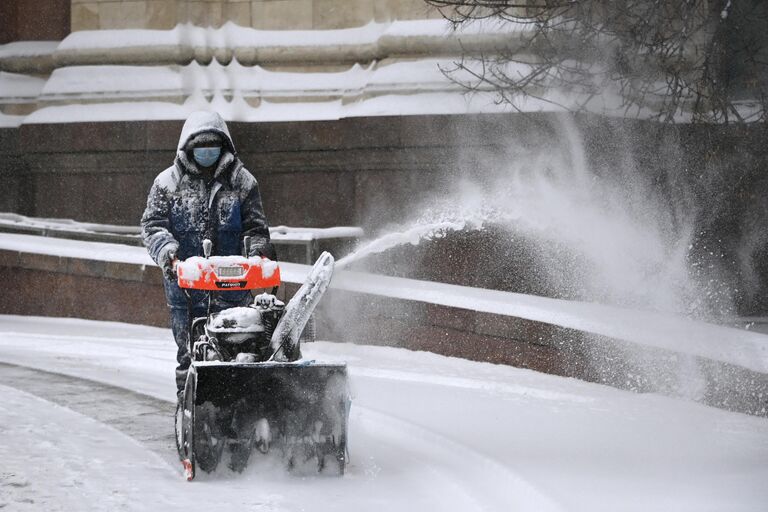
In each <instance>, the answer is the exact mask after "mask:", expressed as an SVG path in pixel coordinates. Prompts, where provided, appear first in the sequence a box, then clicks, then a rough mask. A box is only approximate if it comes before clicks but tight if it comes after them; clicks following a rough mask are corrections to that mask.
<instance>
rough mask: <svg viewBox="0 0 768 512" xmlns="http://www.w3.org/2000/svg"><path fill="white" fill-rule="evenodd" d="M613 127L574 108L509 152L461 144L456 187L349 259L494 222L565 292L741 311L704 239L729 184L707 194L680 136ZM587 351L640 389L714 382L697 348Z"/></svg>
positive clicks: (692, 387) (600, 343)
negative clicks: (576, 115) (681, 352)
mask: <svg viewBox="0 0 768 512" xmlns="http://www.w3.org/2000/svg"><path fill="white" fill-rule="evenodd" d="M612 123H613V124H612V125H611V127H612V128H613V127H617V128H616V129H615V130H613V129H606V127H605V126H603V127H601V129H600V131H599V133H602V134H603V137H604V136H605V134H606V133H607V132H609V131H610V132H611V133H610V137H605V138H601V136H599V135H595V134H596V133H598V132H597V131H596V132H594V133H591V132H589V131H587V130H584V131H582V130H580V129H579V128H578V127H577V126H576V124H575V123H574V121H573V118H572V117H570V116H562V117H558V118H557V120H556V121H554V122H552V123H549V124H548V125H547V126H545V127H543V128H542V127H541V126H539V127H537V129H536V130H530V133H529V134H524V135H521V136H520V137H519V139H520V142H511V143H510V144H509V147H506V148H498V147H496V148H493V149H492V150H485V149H477V145H474V146H473V145H472V144H469V143H467V144H462V143H461V141H458V143H459V145H460V146H462V147H464V148H465V149H464V152H465V153H466V154H465V155H463V157H462V159H463V160H464V161H465V162H466V164H465V165H463V167H464V168H462V169H460V175H461V178H460V179H457V180H455V185H454V186H453V188H452V190H450V191H448V192H447V193H445V192H444V193H441V194H438V195H436V196H435V197H432V198H431V199H429V200H428V201H425V202H424V203H423V204H422V205H421V206H420V207H419V208H418V209H417V210H416V211H415V212H414V213H413V214H412V215H411V221H410V222H407V223H405V224H404V225H403V226H401V227H398V228H396V229H392V230H390V232H388V233H386V234H384V235H383V236H382V237H380V238H378V239H377V240H374V241H372V242H369V243H368V244H365V245H363V246H362V247H361V248H360V249H359V250H358V251H357V252H356V253H354V254H353V255H351V256H350V257H348V258H346V259H345V260H342V262H341V264H342V265H343V266H346V265H348V264H350V263H351V262H355V267H356V268H360V267H361V266H362V264H363V261H364V259H365V258H366V257H368V256H370V255H372V254H375V253H377V252H380V251H384V250H387V249H391V248H393V247H395V246H396V245H398V244H412V245H416V244H418V243H419V242H420V241H423V240H425V239H435V238H439V237H441V236H443V235H445V234H446V233H450V232H451V231H453V230H464V231H470V230H477V229H486V230H487V232H488V233H492V234H493V236H496V235H497V234H498V235H499V236H508V237H509V238H510V239H511V240H514V243H522V244H527V245H528V246H530V252H531V253H533V254H535V259H534V260H533V264H532V265H531V264H530V262H525V263H522V264H521V272H523V273H529V274H530V275H537V276H544V278H545V279H546V281H547V282H548V288H549V290H550V294H551V295H552V296H554V297H560V298H573V299H579V300H585V301H593V302H600V303H606V304H612V305H619V306H622V307H629V308H633V309H638V310H655V311H660V312H664V313H671V314H676V315H682V316H686V317H692V318H696V319H704V320H710V321H712V320H718V319H722V318H724V317H727V316H729V315H730V314H732V309H733V301H732V297H731V290H732V289H733V286H731V285H730V284H729V283H726V285H723V282H724V280H723V276H722V275H721V274H720V270H721V269H720V268H719V267H718V265H717V264H716V263H713V261H716V260H717V255H716V254H714V253H713V254H711V255H710V254H709V251H708V250H707V251H705V250H703V248H702V247H701V243H700V241H699V238H700V237H699V235H700V234H701V233H700V230H701V226H702V219H703V218H704V217H706V212H705V211H704V210H706V209H707V208H709V207H710V206H711V205H705V206H706V208H702V198H707V197H709V199H710V200H711V202H712V203H714V202H716V199H717V198H716V197H715V196H716V194H717V189H716V188H715V189H713V190H702V187H704V188H706V187H705V186H704V185H701V182H703V181H705V180H701V179H700V178H701V176H699V175H696V176H695V177H694V176H693V174H695V173H693V174H692V173H690V172H688V169H686V168H685V163H684V162H685V159H684V156H683V151H682V150H681V148H680V146H679V144H678V142H677V139H676V138H674V137H670V138H669V139H668V140H667V141H665V142H663V143H660V144H659V145H658V146H657V147H654V148H653V151H654V154H650V155H648V154H646V155H643V154H640V152H639V151H638V148H641V147H649V146H650V144H648V139H644V141H640V140H639V138H638V135H637V133H636V132H634V131H631V130H626V131H624V130H622V129H620V128H618V127H619V123H615V122H612ZM661 129H663V127H662V128H660V130H661ZM534 132H536V134H535V135H532V134H533V133H534ZM670 133H671V132H670ZM475 139H477V137H475ZM654 140H656V141H659V140H662V139H661V137H658V138H656V139H654ZM643 144H645V146H643ZM478 162H480V164H479V165H478ZM697 172H698V171H697ZM702 172H704V171H702ZM716 181H717V180H714V181H712V185H716ZM694 182H696V183H699V184H698V185H696V186H697V187H699V188H698V189H695V187H694V186H693V183H694ZM694 189H695V190H694ZM708 194H709V196H708ZM704 221H705V223H706V219H705V218H704ZM491 227H493V229H492V230H491V229H490V228H491ZM452 236H455V234H453V235H452ZM470 236H472V235H471V234H470ZM498 257H499V258H503V257H509V256H506V255H502V254H499V255H498ZM417 264H418V263H417ZM504 268H506V269H508V268H509V266H507V267H504ZM477 270H478V272H486V271H487V272H493V271H494V270H493V269H480V268H478V269H477ZM502 277H503V276H499V281H500V282H501V280H502ZM509 291H519V290H514V289H511V290H509ZM682 341H683V340H681V342H682ZM555 342H556V343H563V344H567V343H570V342H571V340H559V341H558V340H556V341H555ZM586 347H587V348H586V349H583V350H584V351H585V352H586V355H587V356H588V357H590V358H591V360H592V363H593V365H594V366H595V371H597V372H598V373H599V374H600V375H603V378H604V379H605V380H612V379H613V380H615V378H617V376H619V373H620V372H619V371H617V368H619V367H620V368H621V369H622V370H621V371H623V372H624V373H623V374H624V375H627V374H629V375H631V376H632V378H633V379H634V381H633V382H632V383H622V384H623V385H626V386H627V387H630V388H634V389H638V390H649V391H653V390H656V391H665V392H671V393H673V394H679V395H683V396H686V397H689V398H700V397H701V395H702V394H703V393H704V392H705V390H706V382H705V380H704V377H702V374H701V372H700V371H699V369H698V365H697V363H696V361H695V360H694V359H691V358H688V357H686V356H679V357H675V358H672V359H669V358H667V359H664V358H665V356H664V355H663V354H659V353H655V352H653V351H652V350H648V349H646V348H642V347H635V346H628V345H621V344H618V345H617V344H614V343H612V342H611V341H610V340H597V339H595V340H586ZM659 361H663V362H662V363H659Z"/></svg>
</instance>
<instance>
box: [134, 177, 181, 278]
mask: <svg viewBox="0 0 768 512" xmlns="http://www.w3.org/2000/svg"><path fill="white" fill-rule="evenodd" d="M166 172H168V171H166ZM163 174H165V173H163ZM162 176H163V175H162V174H161V175H160V176H158V177H157V179H155V182H154V183H153V184H152V188H151V189H150V191H149V196H148V197H147V208H146V209H145V210H144V215H142V216H141V238H142V240H143V241H144V246H145V247H146V248H147V251H148V252H149V256H150V257H151V258H152V259H153V260H154V261H155V263H157V264H158V265H160V266H161V267H162V266H163V263H164V260H165V258H166V257H167V254H168V252H169V251H174V252H175V251H178V248H179V242H178V241H177V240H176V239H175V238H174V236H173V234H172V233H171V230H170V211H171V204H172V202H171V197H170V193H169V190H168V187H167V185H166V184H164V183H163V182H164V181H165V180H163V179H162Z"/></svg>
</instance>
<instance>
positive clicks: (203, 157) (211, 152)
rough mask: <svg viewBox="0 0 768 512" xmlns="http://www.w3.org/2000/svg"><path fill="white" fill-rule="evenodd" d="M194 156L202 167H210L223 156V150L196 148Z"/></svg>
mask: <svg viewBox="0 0 768 512" xmlns="http://www.w3.org/2000/svg"><path fill="white" fill-rule="evenodd" d="M192 156H193V157H194V158H195V162H197V163H198V165H200V166H202V167H210V166H212V165H213V164H215V163H216V161H217V160H218V159H219V157H220V156H221V148H219V147H213V148H194V149H193V150H192Z"/></svg>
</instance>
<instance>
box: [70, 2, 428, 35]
mask: <svg viewBox="0 0 768 512" xmlns="http://www.w3.org/2000/svg"><path fill="white" fill-rule="evenodd" d="M436 15H439V14H438V13H436V12H435V11H434V10H433V9H429V8H428V6H427V4H426V3H425V2H424V1H423V0H134V1H125V0H99V1H96V2H94V1H81V0H72V30H73V31H76V30H99V29H119V28H148V29H169V28H173V27H174V26H176V25H177V24H179V23H191V24H193V25H197V26H203V27H206V26H211V27H220V26H221V25H224V24H225V23H227V22H232V23H235V24H236V25H240V26H242V27H253V28H258V29H267V30H317V29H334V28H350V27H357V26H361V25H365V24H366V23H369V22H371V21H391V20H395V19H399V20H406V19H422V18H428V17H435V16H436Z"/></svg>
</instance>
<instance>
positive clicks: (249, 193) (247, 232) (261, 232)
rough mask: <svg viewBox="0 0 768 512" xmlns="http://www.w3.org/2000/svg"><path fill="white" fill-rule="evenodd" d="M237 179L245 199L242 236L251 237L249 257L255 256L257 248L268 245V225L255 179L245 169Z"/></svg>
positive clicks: (242, 211) (242, 213) (243, 203)
mask: <svg viewBox="0 0 768 512" xmlns="http://www.w3.org/2000/svg"><path fill="white" fill-rule="evenodd" d="M239 174H240V176H239V178H240V179H242V182H243V189H244V191H245V198H244V200H243V202H242V209H241V215H242V222H243V236H250V237H251V251H250V255H251V256H253V255H255V254H257V252H258V250H259V248H264V247H265V246H267V245H268V244H269V243H270V239H269V224H267V218H266V216H265V215H264V207H263V206H262V204H261V193H260V192H259V184H258V182H257V181H256V178H254V177H253V175H252V174H251V173H250V172H248V171H247V170H246V169H241V170H240V172H239Z"/></svg>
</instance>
